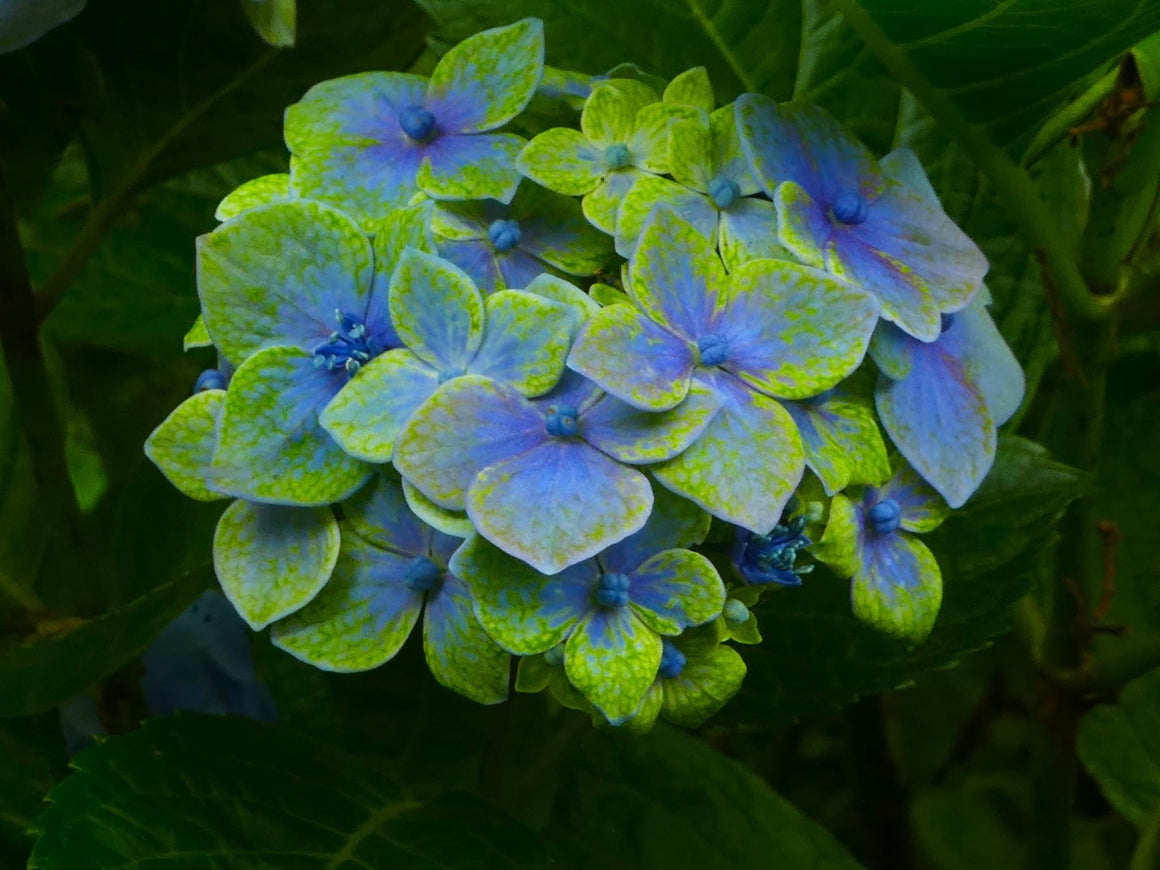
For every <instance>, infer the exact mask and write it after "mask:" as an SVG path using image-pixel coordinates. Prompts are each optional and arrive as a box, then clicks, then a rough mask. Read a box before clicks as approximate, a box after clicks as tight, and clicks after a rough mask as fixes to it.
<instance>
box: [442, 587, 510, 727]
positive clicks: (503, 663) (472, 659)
mask: <svg viewBox="0 0 1160 870" xmlns="http://www.w3.org/2000/svg"><path fill="white" fill-rule="evenodd" d="M423 654H424V656H425V657H426V659H427V667H429V668H430V669H431V674H432V676H434V677H435V679H436V680H437V681H438V682H439V683H440V685H443V686H446V687H447V688H448V689H451V690H452V691H453V692H458V693H459V694H461V695H463V696H464V697H465V698H470V699H471V700H472V701H475V702H476V703H477V704H499V703H500V702H502V701H506V700H507V697H508V681H509V677H510V674H511V661H512V657H511V655H510V654H509V653H508V651H507V650H505V649H504V648H503V647H501V646H499V645H498V644H497V643H496V642H495V641H494V640H492V639H491V638H490V637H488V635H487V632H485V631H484V630H483V626H481V625H480V624H479V620H478V619H476V617H475V613H474V612H472V603H471V595H470V594H469V593H468V591H467V587H466V586H464V584H463V582H462V581H460V580H459V579H458V578H455V577H451V576H448V577H446V578H445V580H444V582H443V585H442V586H441V587H440V589H439V591H438V592H433V593H429V594H428V597H427V610H426V612H425V613H424V614H423Z"/></svg>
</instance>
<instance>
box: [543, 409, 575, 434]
mask: <svg viewBox="0 0 1160 870" xmlns="http://www.w3.org/2000/svg"><path fill="white" fill-rule="evenodd" d="M578 417H579V414H577V413H576V409H575V408H573V407H572V406H571V405H552V406H550V407H549V408H548V413H547V416H546V418H545V420H544V428H545V429H546V430H547V431H548V434H549V435H551V436H553V437H554V438H575V437H576V436H577V435H579V434H580V422H579V420H578V419H577V418H578Z"/></svg>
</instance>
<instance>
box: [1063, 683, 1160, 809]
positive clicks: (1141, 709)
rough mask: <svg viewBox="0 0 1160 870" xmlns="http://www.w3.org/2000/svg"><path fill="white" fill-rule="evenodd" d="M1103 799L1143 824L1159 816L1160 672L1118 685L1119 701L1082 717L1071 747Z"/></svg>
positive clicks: (1095, 709) (1104, 705)
mask: <svg viewBox="0 0 1160 870" xmlns="http://www.w3.org/2000/svg"><path fill="white" fill-rule="evenodd" d="M1076 748H1077V751H1078V752H1079V757H1080V760H1081V761H1082V762H1083V764H1084V767H1086V768H1087V770H1088V773H1090V774H1091V775H1092V776H1093V777H1095V779H1096V782H1098V783H1099V785H1100V791H1102V792H1103V793H1104V797H1106V798H1107V799H1108V801H1109V802H1110V803H1111V804H1112V806H1114V807H1115V808H1116V809H1117V810H1119V811H1120V812H1121V813H1122V814H1123V815H1124V816H1126V817H1127V818H1128V819H1129V820H1131V821H1132V822H1134V823H1135V824H1137V825H1143V824H1144V823H1145V822H1146V821H1148V819H1149V817H1150V816H1154V815H1156V814H1157V813H1160V669H1158V670H1154V671H1152V672H1151V673H1148V674H1145V675H1144V676H1142V677H1140V678H1139V679H1136V680H1133V681H1132V682H1130V683H1128V685H1127V686H1125V687H1124V691H1123V692H1122V693H1121V694H1120V702H1119V703H1118V704H1115V705H1111V704H1101V705H1100V706H1098V707H1096V708H1094V709H1093V710H1092V711H1091V712H1090V713H1088V714H1087V715H1086V716H1084V718H1083V720H1082V721H1081V722H1080V725H1079V735H1078V738H1077V744H1076Z"/></svg>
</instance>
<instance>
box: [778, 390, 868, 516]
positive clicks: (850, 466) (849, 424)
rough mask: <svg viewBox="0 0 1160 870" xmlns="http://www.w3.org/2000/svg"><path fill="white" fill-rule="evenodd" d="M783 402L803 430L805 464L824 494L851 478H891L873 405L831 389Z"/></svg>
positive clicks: (862, 480)
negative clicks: (815, 476)
mask: <svg viewBox="0 0 1160 870" xmlns="http://www.w3.org/2000/svg"><path fill="white" fill-rule="evenodd" d="M784 406H785V409H786V410H787V411H789V413H790V416H792V417H793V419H794V422H795V423H796V424H797V427H798V432H799V433H800V434H801V437H802V444H803V446H804V447H805V450H806V465H808V466H809V467H810V470H811V471H813V472H814V474H816V475H817V476H818V479H819V480H821V481H822V486H823V487H824V488H825V491H826V495H833V494H834V493H836V492H839V491H841V490H843V489H845V488H846V486H847V485H849V484H850V483H868V484H874V485H879V484H881V483H884V482H885V481H886V480H887V479H889V477H890V463H889V461H888V460H887V457H886V445H885V444H884V443H883V441H882V433H881V432H879V431H878V423H877V422H876V421H875V419H874V411H873V410H872V409H871V408H869V407H867V406H866V405H862V404H860V403H859V402H856V401H854V400H853V399H852V398H845V397H843V396H841V395H836V394H833V393H827V394H825V395H823V396H818V397H817V399H815V400H813V401H807V402H785V403H784Z"/></svg>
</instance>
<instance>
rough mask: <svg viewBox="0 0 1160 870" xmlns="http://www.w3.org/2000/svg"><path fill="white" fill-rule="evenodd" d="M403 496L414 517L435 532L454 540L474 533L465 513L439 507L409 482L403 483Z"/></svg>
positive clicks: (473, 528) (473, 527)
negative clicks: (452, 537)
mask: <svg viewBox="0 0 1160 870" xmlns="http://www.w3.org/2000/svg"><path fill="white" fill-rule="evenodd" d="M403 496H404V497H405V498H406V499H407V506H408V507H410V508H411V510H412V511H413V512H414V514H415V516H417V517H418V518H419V519H421V520H422V521H423V522H425V523H426V524H427V525H429V526H430V527H431V528H433V529H435V530H436V531H440V532H442V533H443V534H445V535H452V536H454V537H456V538H466V537H469V536H470V535H471V533H472V532H474V531H475V526H473V525H472V524H471V520H470V519H469V518H468V516H467V514H466V513H464V512H463V511H453V510H448V509H447V508H445V507H440V506H439V505H437V504H435V502H433V501H431V499H429V498H427V496H425V495H423V493H421V492H420V491H419V490H418V489H416V488H415V485H414V484H413V483H411V481H409V480H404V481H403Z"/></svg>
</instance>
